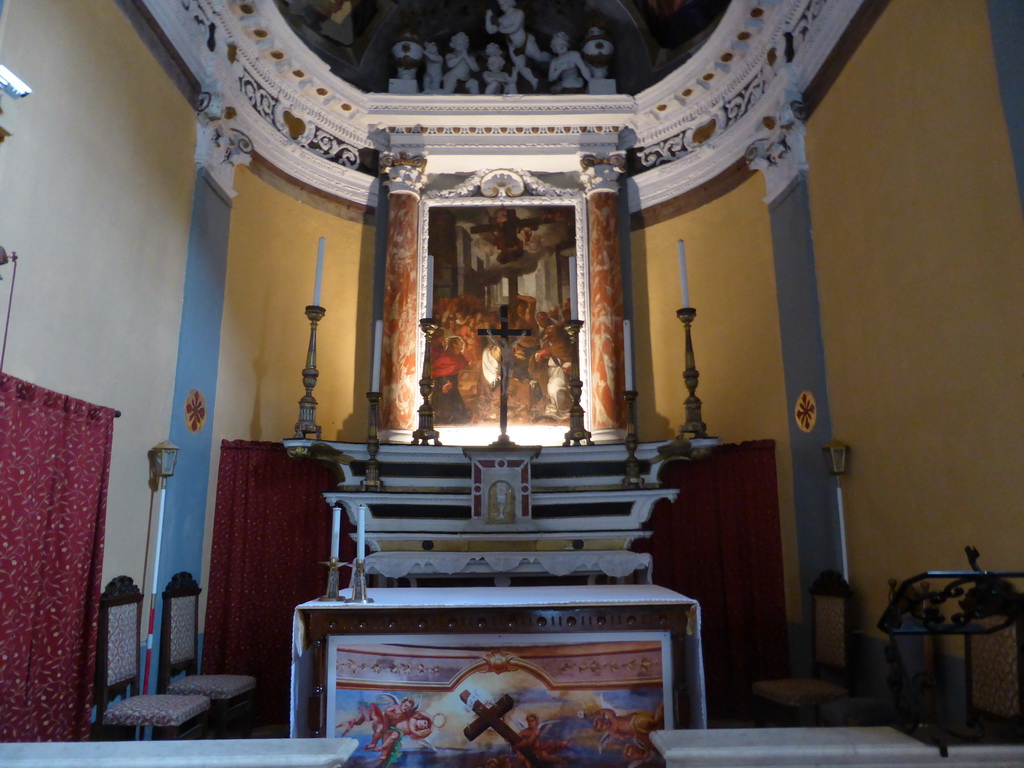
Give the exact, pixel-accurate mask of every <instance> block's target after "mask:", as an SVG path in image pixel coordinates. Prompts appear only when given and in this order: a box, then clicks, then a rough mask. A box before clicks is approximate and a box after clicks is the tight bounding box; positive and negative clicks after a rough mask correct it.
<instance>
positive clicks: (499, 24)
mask: <svg viewBox="0 0 1024 768" xmlns="http://www.w3.org/2000/svg"><path fill="white" fill-rule="evenodd" d="M498 7H499V8H500V9H501V15H500V16H498V18H497V21H495V19H494V12H493V11H492V10H490V9H488V10H487V16H486V18H485V19H484V27H485V28H486V29H487V34H489V35H498V34H500V35H504V36H505V42H506V45H507V46H508V53H509V57H510V58H511V59H512V75H513V78H514V77H515V76H516V75H517V74H519V75H522V76H523V77H524V78H526V82H528V83H529V84H530V85H531V86H532V87H533V88H536V87H537V76H536V75H535V74H533V71H532V70H531V69H530V67H529V66H528V65H527V63H526V60H527V59H528V58H529V59H532V60H533V61H537V62H540V63H542V64H546V63H548V62H549V61H551V54H549V53H545V52H544V51H542V50H541V49H540V47H539V46H538V45H537V40H536V38H534V36H533V35H532V34H530V33H529V32H527V31H526V14H525V13H524V12H523V11H522V10H521V9H520V8H517V7H516V0H498Z"/></svg>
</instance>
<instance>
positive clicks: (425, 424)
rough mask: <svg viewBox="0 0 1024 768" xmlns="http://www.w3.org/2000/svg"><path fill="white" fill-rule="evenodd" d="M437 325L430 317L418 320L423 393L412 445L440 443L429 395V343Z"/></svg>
mask: <svg viewBox="0 0 1024 768" xmlns="http://www.w3.org/2000/svg"><path fill="white" fill-rule="evenodd" d="M437 329H438V325H437V322H436V321H435V320H434V318H432V317H425V318H423V319H422V320H420V330H421V331H423V338H424V344H423V346H424V350H423V376H422V378H420V394H421V395H423V405H421V406H420V409H419V428H418V429H417V430H416V431H415V432H413V433H412V444H413V445H427V444H428V443H429V442H430V441H431V440H433V441H434V445H440V444H441V441H440V440H439V439H438V438H439V437H440V434H439V433H438V431H437V430H436V429H434V407H433V406H432V405H431V404H430V395H431V393H432V392H433V391H434V380H433V379H432V378H431V376H430V344H431V342H432V341H433V340H434V334H435V333H437Z"/></svg>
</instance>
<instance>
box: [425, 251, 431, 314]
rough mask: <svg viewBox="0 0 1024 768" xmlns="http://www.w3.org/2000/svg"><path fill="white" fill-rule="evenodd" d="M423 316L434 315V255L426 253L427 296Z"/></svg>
mask: <svg viewBox="0 0 1024 768" xmlns="http://www.w3.org/2000/svg"><path fill="white" fill-rule="evenodd" d="M423 316H424V317H433V316H434V257H433V256H431V255H430V254H429V253H428V254H427V297H426V300H425V303H424V305H423Z"/></svg>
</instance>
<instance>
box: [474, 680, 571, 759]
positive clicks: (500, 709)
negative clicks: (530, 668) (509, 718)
mask: <svg viewBox="0 0 1024 768" xmlns="http://www.w3.org/2000/svg"><path fill="white" fill-rule="evenodd" d="M459 698H460V699H462V701H463V702H464V703H466V704H469V702H470V699H473V703H472V705H471V707H472V709H473V712H474V713H475V714H476V715H477V718H476V720H474V721H473V722H472V723H470V724H469V725H467V726H466V727H465V728H463V729H462V732H463V733H464V734H465V736H466V738H467V739H469V740H470V741H473V740H474V739H476V737H477V736H479V735H480V734H482V733H484V732H485V731H487V730H488V729H491V728H493V729H494V731H495V733H497V734H498V735H499V736H501V738H503V739H504V740H505V741H507V742H508V743H509V745H510V746H511V747H512V748H513V749H515V750H517V751H518V752H519V753H520V754H521V755H522V756H523V757H525V758H526V760H527V761H528V763H529V765H530V766H531V768H554V763H551V762H549V761H547V760H544V759H543V758H541V757H540V756H539V755H538V754H537V752H536V751H535V750H534V749H533V747H531V746H530V745H528V744H523V743H522V742H523V739H522V737H521V736H520V735H519V734H518V733H516V732H515V731H514V730H513V729H512V728H511V727H509V725H508V723H506V722H505V721H504V720H502V719H501V718H502V717H504V716H505V715H507V714H508V713H509V712H511V711H512V706H513V702H512V697H511V696H509V695H508V694H507V693H506V694H504V695H503V696H502V697H501V698H500V699H498V701H497V702H496V703H495V704H492V705H491V706H487V705H486V704H484V703H483V702H482V701H480V700H479V699H476V698H474V697H473V695H472V694H471V693H470V692H469V691H463V692H462V693H460V694H459Z"/></svg>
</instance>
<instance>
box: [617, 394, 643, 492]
mask: <svg viewBox="0 0 1024 768" xmlns="http://www.w3.org/2000/svg"><path fill="white" fill-rule="evenodd" d="M622 394H623V396H624V397H625V398H626V416H627V418H628V420H629V422H628V424H627V425H626V451H627V452H628V454H629V455H628V456H627V457H626V476H625V477H624V478H622V487H623V488H643V486H644V479H643V478H642V477H641V476H640V461H639V459H637V457H636V447H637V445H638V444H639V440H638V438H637V428H636V398H637V394H638V393H637V392H636V390H626V391H625V392H623V393H622Z"/></svg>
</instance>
